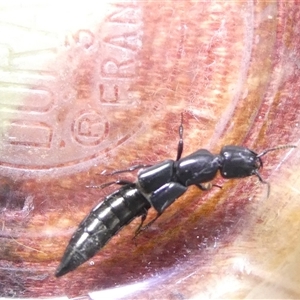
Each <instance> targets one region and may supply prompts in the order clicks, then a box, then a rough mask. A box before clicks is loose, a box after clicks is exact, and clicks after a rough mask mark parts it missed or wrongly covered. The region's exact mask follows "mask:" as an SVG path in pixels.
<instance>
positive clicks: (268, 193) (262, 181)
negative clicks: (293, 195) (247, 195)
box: [254, 171, 271, 198]
mask: <svg viewBox="0 0 300 300" xmlns="http://www.w3.org/2000/svg"><path fill="white" fill-rule="evenodd" d="M254 174H255V175H256V176H257V177H258V179H259V181H260V182H261V183H263V184H266V185H267V188H268V192H267V198H269V196H270V189H271V188H270V183H269V182H268V181H265V180H263V179H262V177H261V176H260V174H259V172H258V171H255V173H254Z"/></svg>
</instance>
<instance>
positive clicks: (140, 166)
mask: <svg viewBox="0 0 300 300" xmlns="http://www.w3.org/2000/svg"><path fill="white" fill-rule="evenodd" d="M151 166H152V165H146V164H140V165H135V166H131V167H129V168H128V169H124V170H115V171H113V172H111V173H107V174H105V175H106V176H111V175H115V174H120V173H126V172H133V171H135V170H137V169H142V168H148V167H151Z"/></svg>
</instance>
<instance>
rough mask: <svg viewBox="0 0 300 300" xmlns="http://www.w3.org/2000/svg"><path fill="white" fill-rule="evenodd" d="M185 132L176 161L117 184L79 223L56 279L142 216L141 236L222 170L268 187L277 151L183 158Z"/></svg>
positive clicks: (231, 150) (229, 150) (232, 149)
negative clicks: (267, 161) (268, 163)
mask: <svg viewBox="0 0 300 300" xmlns="http://www.w3.org/2000/svg"><path fill="white" fill-rule="evenodd" d="M182 130H183V129H182ZM182 130H181V131H180V138H181V140H180V142H179V146H178V153H177V160H175V161H174V160H170V159H169V160H165V161H162V162H159V163H157V164H155V165H153V166H150V167H147V168H144V169H141V170H140V171H139V172H138V175H137V180H136V181H135V182H134V183H128V182H125V181H116V182H115V183H117V184H122V185H124V186H122V187H121V188H120V189H119V190H117V191H116V192H114V193H112V194H111V195H108V196H107V197H106V198H105V199H104V201H103V202H101V203H100V204H98V205H97V206H96V207H95V208H94V209H93V210H92V211H91V212H90V214H89V215H88V216H87V217H86V219H85V220H84V221H82V222H81V224H80V225H79V227H78V229H77V231H76V232H75V233H74V235H73V236H72V238H71V240H70V242H69V245H68V246H67V249H66V251H65V253H64V256H63V258H62V261H61V264H60V266H59V267H58V269H57V271H56V274H55V275H56V276H57V277H59V276H62V275H64V274H66V273H68V272H70V271H72V270H74V269H75V268H77V267H78V266H79V265H81V264H82V263H84V262H85V261H87V260H88V259H90V258H91V257H93V256H94V255H95V254H96V253H97V252H98V251H99V250H100V249H101V248H102V247H103V246H104V245H105V244H106V243H107V242H108V241H109V239H110V238H111V237H113V236H114V235H115V234H116V233H117V232H118V231H119V230H120V229H121V228H122V227H123V226H125V225H127V224H128V223H129V222H131V221H132V220H133V219H135V218H136V217H139V216H141V217H142V222H141V224H140V226H139V228H138V229H137V232H136V234H138V233H139V232H140V231H141V230H143V229H144V228H147V227H148V226H149V225H150V224H152V223H153V222H154V221H155V220H156V219H157V218H158V217H159V216H160V215H161V214H162V213H163V212H164V210H165V209H166V208H167V207H168V206H170V205H171V204H172V203H173V202H174V201H175V200H176V199H177V198H178V197H180V196H181V195H182V194H184V193H185V192H186V190H187V189H188V187H189V186H190V185H196V186H197V187H199V188H200V189H202V190H204V188H203V186H202V185H201V184H202V183H205V182H209V181H211V180H212V179H214V178H215V176H216V175H217V172H218V171H220V174H221V175H222V176H223V177H224V178H242V177H247V176H251V175H256V176H257V177H258V178H259V180H260V181H261V182H263V183H265V182H264V181H263V180H262V179H261V177H260V175H259V173H258V170H259V168H260V167H261V166H262V161H261V156H262V155H264V154H265V153H267V152H268V151H272V150H276V149H277V148H273V149H270V150H267V151H265V152H263V153H261V154H259V155H258V154H257V153H255V152H253V151H251V150H249V149H247V148H245V147H240V146H225V147H223V148H222V149H221V152H220V154H218V155H214V154H212V153H210V152H209V151H207V150H205V149H200V150H197V151H196V152H194V153H192V154H190V155H188V156H186V157H184V158H180V156H181V153H182V145H183V143H182ZM140 167H141V166H137V167H133V168H130V169H129V170H133V169H136V168H140ZM124 171H128V170H124ZM120 172H122V171H120ZM151 206H152V207H153V208H154V209H155V210H156V211H157V216H156V218H155V219H154V220H152V221H151V222H149V223H148V224H147V225H146V226H145V227H142V224H143V222H144V220H145V218H146V215H147V211H148V210H149V208H150V207H151Z"/></svg>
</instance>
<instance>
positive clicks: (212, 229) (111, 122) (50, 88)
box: [0, 0, 300, 300]
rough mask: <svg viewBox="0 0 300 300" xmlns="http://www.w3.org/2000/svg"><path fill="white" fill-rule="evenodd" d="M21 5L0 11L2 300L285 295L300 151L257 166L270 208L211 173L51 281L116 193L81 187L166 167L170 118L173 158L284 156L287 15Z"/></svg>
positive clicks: (293, 33) (280, 9)
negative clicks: (142, 226) (208, 182)
mask: <svg viewBox="0 0 300 300" xmlns="http://www.w3.org/2000/svg"><path fill="white" fill-rule="evenodd" d="M20 3H21V2H20ZM20 3H19V4H18V5H15V4H13V2H8V3H6V2H5V1H0V16H1V17H0V19H1V22H0V32H1V39H0V40H1V42H0V117H1V123H0V125H1V126H0V135H1V139H0V151H1V155H0V296H2V297H7V298H9V297H18V298H23V297H32V298H35V297H59V296H67V297H68V298H75V297H82V299H85V298H86V299H88V298H92V299H100V298H101V299H106V298H109V297H110V298H116V299H139V300H140V299H162V298H163V299H200V298H203V299H204V298H206V299H207V298H230V299H244V298H245V299H246V298H275V297H277V298H294V299H295V298H299V297H300V275H299V274H300V273H299V264H300V238H299V237H300V234H299V231H300V196H299V195H300V191H299V186H300V182H299V163H300V154H299V153H300V152H299V147H298V148H296V149H285V150H280V151H277V152H272V153H269V154H268V155H266V156H265V157H264V158H263V161H264V168H263V169H262V170H261V176H262V177H263V178H264V180H266V181H268V182H269V183H270V185H271V193H270V196H269V197H267V188H266V185H263V184H261V183H260V182H259V181H258V179H257V178H256V177H251V178H246V179H239V180H224V179H222V178H221V177H220V176H218V177H217V178H216V179H215V181H214V183H215V184H218V185H221V186H222V189H219V188H214V189H212V190H210V191H209V192H201V191H199V189H197V188H194V187H191V188H190V189H189V190H188V192H187V193H185V194H184V195H183V197H181V198H180V199H178V200H177V201H176V202H175V203H174V204H173V205H172V206H171V207H170V208H168V209H167V210H166V212H165V213H164V214H163V215H162V216H161V218H160V219H159V220H157V222H156V223H155V224H153V226H152V227H151V228H149V229H148V230H147V231H146V232H144V233H143V234H141V235H140V236H139V237H138V238H137V239H136V240H135V241H133V240H132V237H133V236H134V230H135V228H136V227H137V226H138V224H139V220H135V221H134V222H132V223H131V224H130V225H128V226H127V227H126V228H124V230H122V231H120V232H119V233H118V234H117V235H116V236H115V237H114V238H113V239H112V240H111V241H110V242H109V243H108V244H107V245H106V247H105V248H104V249H103V250H101V251H100V252H99V254H98V255H96V256H95V257H94V258H93V259H92V260H90V261H89V262H87V263H85V264H83V265H82V266H81V267H79V268H78V269H77V270H75V271H74V272H71V273H69V274H67V275H66V276H63V277H61V278H58V279H57V278H55V276H54V272H55V269H56V267H57V266H58V264H59V261H60V258H61V256H62V254H63V251H64V249H65V247H66V245H67V243H68V241H69V239H70V237H71V235H72V233H73V232H74V230H75V229H76V227H77V226H78V224H79V222H80V221H81V220H82V219H83V218H84V217H85V216H86V215H87V214H88V212H89V211H90V210H91V209H92V208H93V207H94V206H95V205H96V204H97V203H99V202H100V201H102V200H103V198H104V197H105V195H107V194H109V193H111V192H112V191H113V190H115V189H117V188H118V187H116V186H110V187H107V188H105V189H93V188H88V187H87V186H91V185H100V184H102V183H105V182H108V181H111V180H113V178H117V179H119V178H124V179H127V180H134V179H135V177H136V174H135V173H132V174H119V175H117V176H115V177H112V176H107V175H106V174H107V173H109V172H111V171H113V170H116V169H124V168H127V167H129V166H132V165H136V164H139V163H144V164H145V163H146V164H155V163H156V162H159V161H161V160H164V159H167V158H171V159H175V157H176V149H177V142H178V126H179V124H180V114H181V113H183V125H184V153H183V155H187V154H189V153H191V152H193V151H195V150H197V149H199V148H206V149H208V150H210V151H211V152H213V153H216V154H217V153H219V151H220V149H221V147H222V146H223V145H230V144H235V145H244V146H247V147H249V148H250V149H253V150H254V151H257V152H260V151H262V150H264V149H267V148H269V147H274V146H278V145H284V144H294V145H298V143H299V138H300V134H299V122H300V101H299V97H300V30H299V28H300V5H299V3H298V2H297V1H222V2H216V1H188V0H185V1H166V0H164V1H126V2H120V1H60V2H57V3H53V2H52V1H42V2H40V1H26V2H23V3H22V5H21V4H20ZM153 216H154V212H153V211H151V213H150V214H149V218H151V217H153ZM77 299H78V298H77Z"/></svg>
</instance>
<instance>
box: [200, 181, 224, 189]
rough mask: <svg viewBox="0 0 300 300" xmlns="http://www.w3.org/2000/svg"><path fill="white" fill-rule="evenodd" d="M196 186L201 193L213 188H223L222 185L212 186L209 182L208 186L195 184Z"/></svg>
mask: <svg viewBox="0 0 300 300" xmlns="http://www.w3.org/2000/svg"><path fill="white" fill-rule="evenodd" d="M195 186H197V187H198V188H199V189H200V190H201V191H209V190H210V189H211V188H212V187H213V186H215V187H218V188H219V189H221V188H222V187H221V186H220V185H217V184H212V183H210V182H208V183H206V184H203V183H198V184H195Z"/></svg>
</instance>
